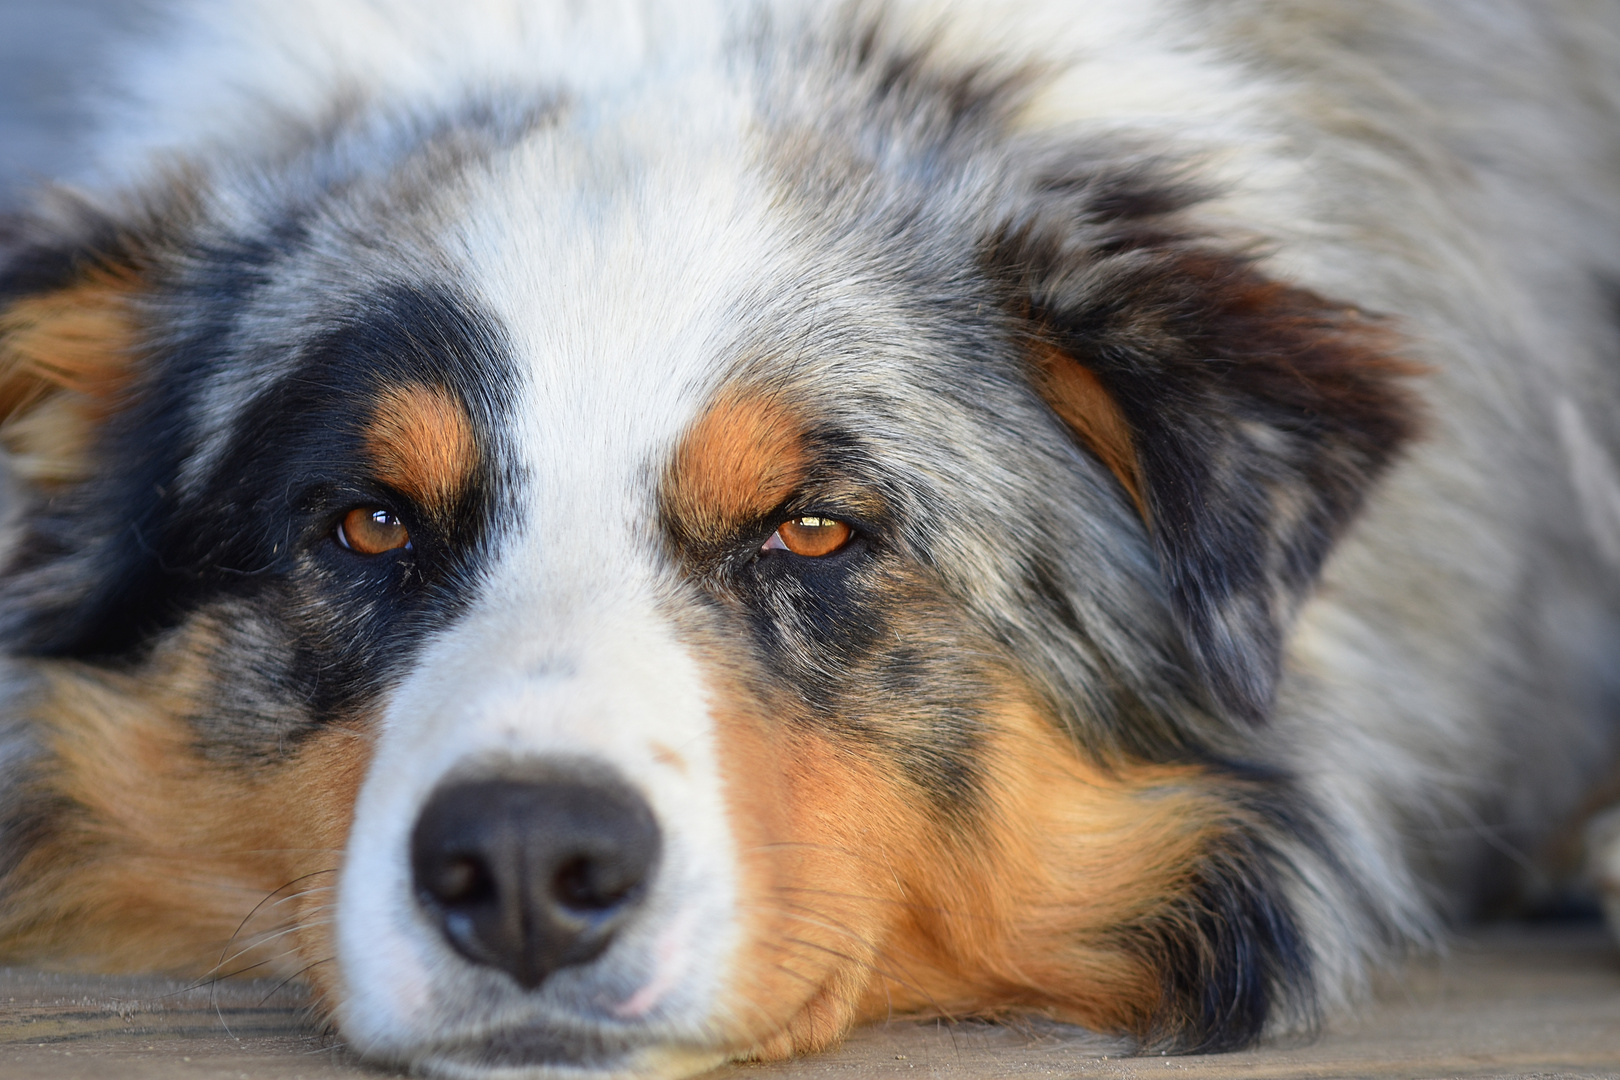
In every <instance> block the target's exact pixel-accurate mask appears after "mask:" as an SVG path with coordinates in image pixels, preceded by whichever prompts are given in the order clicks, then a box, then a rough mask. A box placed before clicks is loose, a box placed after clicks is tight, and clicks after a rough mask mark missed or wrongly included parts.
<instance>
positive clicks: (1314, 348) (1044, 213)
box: [984, 178, 1417, 721]
mask: <svg viewBox="0 0 1620 1080" xmlns="http://www.w3.org/2000/svg"><path fill="white" fill-rule="evenodd" d="M1131 183H1132V180H1131V179H1130V178H1127V180H1126V181H1123V182H1120V183H1117V184H1112V185H1110V184H1108V183H1103V182H1097V181H1094V180H1091V181H1081V182H1077V181H1074V180H1072V179H1063V180H1055V181H1052V182H1050V183H1048V184H1046V185H1044V186H1042V188H1041V189H1040V190H1039V192H1038V193H1037V195H1036V196H1035V197H1034V198H1033V199H1032V200H1031V201H1032V204H1033V205H1032V206H1025V207H1024V208H1022V209H1021V210H1020V211H1019V212H1017V213H1016V214H1015V215H1012V216H1010V218H1009V219H1006V222H1005V224H1003V225H1002V226H1000V227H999V228H998V229H997V230H996V231H995V232H994V234H993V235H992V236H991V237H990V238H989V239H988V241H987V243H986V246H985V249H984V259H985V263H986V265H987V267H988V268H989V270H990V272H991V273H992V275H993V276H994V277H995V279H996V280H997V281H998V282H999V283H1000V285H1001V286H1002V287H1004V288H1005V289H1006V290H1007V292H1006V298H1007V303H1008V305H1009V306H1010V308H1011V309H1012V310H1013V312H1014V313H1015V315H1016V316H1017V320H1018V322H1017V326H1018V328H1019V330H1018V332H1019V333H1021V334H1024V335H1025V336H1026V339H1027V345H1028V348H1029V350H1030V355H1031V358H1032V360H1031V367H1032V371H1033V373H1034V377H1035V379H1036V382H1037V384H1038V386H1039V389H1040V391H1041V393H1042V394H1043V395H1044V396H1045V398H1046V400H1047V402H1048V403H1049V404H1050V405H1051V406H1052V408H1053V409H1054V411H1055V412H1056V413H1057V414H1058V415H1059V416H1060V417H1061V418H1062V419H1063V420H1064V422H1065V423H1066V424H1067V425H1068V426H1069V428H1070V429H1071V431H1073V433H1074V434H1075V436H1076V437H1077V439H1078V440H1079V441H1080V442H1081V443H1082V444H1084V445H1085V446H1086V447H1088V448H1089V449H1090V450H1091V451H1092V452H1093V453H1094V454H1095V455H1096V457H1097V458H1098V459H1099V460H1100V461H1101V462H1102V463H1103V464H1104V465H1106V466H1107V467H1108V468H1109V469H1110V470H1111V471H1112V472H1113V473H1114V475H1115V476H1117V477H1118V478H1119V481H1120V484H1121V485H1122V487H1123V489H1124V491H1125V493H1126V494H1128V496H1129V497H1130V499H1131V500H1132V502H1133V503H1134V504H1135V506H1136V508H1137V511H1138V512H1139V513H1140V515H1141V516H1142V518H1143V520H1144V522H1145V524H1146V526H1147V529H1148V531H1149V533H1150V535H1151V537H1152V540H1153V544H1154V547H1155V549H1156V551H1157V554H1158V558H1159V562H1160V565H1161V568H1162V571H1163V573H1164V575H1165V577H1166V579H1167V583H1168V586H1169V593H1170V597H1171V600H1172V603H1173V605H1174V608H1175V616H1176V618H1177V620H1178V621H1179V623H1180V626H1181V630H1182V633H1183V635H1184V637H1185V640H1186V644H1187V647H1188V649H1189V652H1190V654H1191V657H1192V660H1193V663H1194V664H1195V665H1196V667H1197V669H1198V673H1199V674H1200V676H1201V677H1202V679H1203V680H1204V682H1205V684H1206V685H1207V686H1208V688H1209V690H1210V693H1211V695H1212V698H1213V700H1214V702H1215V703H1217V704H1218V705H1219V706H1221V707H1222V708H1223V709H1224V710H1225V711H1227V712H1228V713H1229V714H1232V715H1235V716H1238V717H1242V718H1245V719H1248V720H1253V721H1257V720H1260V719H1263V718H1264V717H1265V716H1266V715H1267V714H1268V713H1269V711H1270V708H1271V703H1272V698H1273V695H1274V691H1275V685H1276V680H1277V674H1278V668H1279V665H1280V661H1281V649H1282V640H1283V636H1284V634H1285V632H1286V630H1287V625H1288V622H1289V621H1290V619H1291V618H1292V616H1293V614H1294V611H1295V609H1296V608H1297V606H1298V604H1299V602H1300V601H1301V600H1302V599H1303V597H1304V595H1305V593H1306V592H1307V591H1308V590H1309V589H1310V587H1311V586H1312V584H1313V583H1314V581H1315V579H1316V577H1317V574H1318V572H1319V571H1320V568H1321V566H1322V563H1323V560H1324V558H1325V557H1326V556H1327V554H1328V551H1329V549H1330V548H1331V547H1332V545H1333V544H1334V542H1335V540H1336V539H1337V538H1338V537H1339V535H1340V534H1341V533H1342V532H1343V531H1344V529H1345V527H1346V525H1347V524H1348V523H1349V522H1350V521H1351V519H1352V518H1353V517H1354V516H1355V514H1356V513H1357V511H1358V509H1359V508H1360V506H1361V503H1362V500H1363V497H1364V495H1365V493H1366V492H1367V489H1368V486H1369V485H1370V484H1371V483H1372V482H1373V480H1374V479H1375V478H1376V477H1377V476H1378V475H1379V474H1380V472H1382V471H1383V470H1384V468H1385V467H1386V466H1387V465H1388V464H1389V463H1390V461H1391V459H1392V457H1393V456H1394V455H1395V454H1396V452H1397V451H1398V450H1399V449H1400V447H1401V446H1402V445H1403V444H1404V443H1405V442H1406V441H1407V440H1408V439H1409V438H1410V437H1411V436H1412V435H1413V434H1414V431H1415V429H1416V427H1417V407H1416V403H1415V400H1414V399H1413V397H1412V396H1410V394H1409V392H1408V390H1407V389H1406V388H1405V387H1404V386H1403V381H1404V377H1405V376H1408V375H1410V374H1412V373H1413V372H1414V371H1415V370H1416V369H1415V367H1414V366H1413V365H1411V364H1409V363H1406V362H1404V361H1403V360H1401V359H1400V358H1399V357H1398V355H1397V354H1396V352H1395V349H1396V348H1397V347H1398V342H1397V340H1396V338H1395V335H1394V334H1393V333H1392V331H1391V330H1390V329H1389V328H1388V327H1387V325H1385V324H1383V323H1381V322H1380V321H1379V320H1377V319H1373V318H1369V317H1367V316H1365V315H1363V314H1362V313H1361V312H1359V311H1357V310H1355V309H1353V308H1349V307H1346V306H1344V305H1342V304H1334V303H1332V302H1330V301H1328V300H1325V299H1323V298H1322V297H1320V296H1318V295H1316V294H1314V293H1312V292H1310V291H1308V290H1306V289H1303V288H1299V287H1297V286H1293V285H1289V284H1286V283H1283V282H1280V281H1276V280H1271V279H1270V278H1268V277H1267V276H1266V275H1264V274H1263V273H1262V272H1261V271H1260V269H1259V268H1258V267H1257V265H1256V260H1255V259H1254V258H1252V257H1250V256H1248V255H1246V254H1244V253H1242V252H1241V251H1234V250H1230V249H1224V248H1222V247H1221V246H1220V245H1219V244H1218V243H1216V242H1214V241H1212V240H1211V239H1210V238H1207V237H1201V236H1198V235H1196V234H1194V233H1192V232H1191V231H1190V230H1187V229H1180V230H1178V229H1176V228H1174V227H1172V225H1171V224H1170V222H1172V221H1173V220H1174V218H1175V214H1176V212H1177V211H1178V210H1179V207H1180V204H1181V203H1182V202H1184V201H1191V200H1187V199H1183V198H1182V197H1181V196H1179V195H1178V194H1177V193H1176V192H1175V191H1174V190H1173V189H1171V188H1168V187H1166V188H1162V189H1159V190H1152V189H1143V188H1141V187H1138V188H1137V189H1135V190H1134V191H1133V190H1132V188H1131Z"/></svg>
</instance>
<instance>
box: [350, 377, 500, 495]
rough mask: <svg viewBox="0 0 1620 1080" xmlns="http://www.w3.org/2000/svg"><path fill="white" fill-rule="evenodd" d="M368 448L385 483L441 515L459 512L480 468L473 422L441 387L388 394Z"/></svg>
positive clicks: (378, 411) (368, 437)
mask: <svg viewBox="0 0 1620 1080" xmlns="http://www.w3.org/2000/svg"><path fill="white" fill-rule="evenodd" d="M365 445H366V452H367V453H368V454H369V455H370V457H371V461H372V465H373V467H374V468H376V470H377V474H378V476H379V477H380V478H381V479H382V480H383V481H384V482H385V483H387V484H389V485H391V486H392V487H394V488H396V489H398V490H399V491H401V492H403V493H404V494H406V495H409V496H410V497H411V498H413V499H415V500H416V501H417V502H418V503H419V504H420V505H422V506H424V507H426V508H428V509H429V510H431V511H434V512H436V513H440V514H448V513H450V512H451V511H452V510H453V509H454V507H455V505H456V502H457V500H458V499H459V498H460V496H461V491H462V488H463V486H464V485H465V484H466V483H467V481H468V478H469V477H470V476H471V475H472V471H473V468H474V467H475V466H476V465H477V464H478V446H477V444H476V443H475V442H474V441H473V433H472V421H471V420H469V419H468V417H467V412H466V410H465V409H464V408H462V406H461V404H460V403H459V402H458V401H456V400H455V399H454V398H453V397H451V396H450V394H449V393H447V392H446V391H444V390H442V389H440V388H438V387H430V386H421V385H412V386H401V387H396V388H393V389H390V390H389V391H388V392H387V393H385V394H383V395H382V397H381V399H380V400H379V401H378V402H377V407H376V412H375V413H374V414H373V416H372V420H371V424H370V425H369V426H368V427H367V429H366V433H365Z"/></svg>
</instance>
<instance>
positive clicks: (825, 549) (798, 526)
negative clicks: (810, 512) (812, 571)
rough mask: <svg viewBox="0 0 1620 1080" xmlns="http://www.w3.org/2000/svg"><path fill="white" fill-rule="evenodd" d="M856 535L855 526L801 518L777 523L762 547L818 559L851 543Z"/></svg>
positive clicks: (826, 520) (830, 520) (827, 520)
mask: <svg viewBox="0 0 1620 1080" xmlns="http://www.w3.org/2000/svg"><path fill="white" fill-rule="evenodd" d="M853 534H854V530H853V529H851V528H850V527H849V526H848V525H845V524H844V523H843V522H842V521H837V520H835V519H833V518H825V517H798V518H794V519H793V520H792V521H784V522H782V524H780V525H778V526H777V527H776V531H775V532H774V533H772V534H771V538H770V539H769V540H767V541H765V547H764V548H763V549H762V550H765V551H791V552H793V554H795V555H805V556H808V557H810V558H812V559H816V558H820V557H821V556H823V555H831V554H832V553H833V552H835V551H837V550H838V549H839V548H841V547H843V546H844V545H845V544H847V543H849V538H850V536H852V535H853Z"/></svg>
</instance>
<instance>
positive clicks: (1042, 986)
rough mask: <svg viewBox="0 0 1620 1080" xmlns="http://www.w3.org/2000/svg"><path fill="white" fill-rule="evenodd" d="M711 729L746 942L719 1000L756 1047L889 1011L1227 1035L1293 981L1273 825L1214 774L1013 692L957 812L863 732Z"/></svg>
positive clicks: (739, 714) (1209, 1040)
mask: <svg viewBox="0 0 1620 1080" xmlns="http://www.w3.org/2000/svg"><path fill="white" fill-rule="evenodd" d="M719 721H720V722H719V724H718V726H717V731H718V733H719V735H720V740H721V745H722V748H723V750H722V758H723V761H724V762H725V766H724V768H725V775H726V777H727V787H728V798H729V800H730V803H731V807H732V818H733V824H734V828H735V831H736V836H737V842H738V850H739V852H740V858H741V863H742V865H741V873H740V875H739V880H740V891H741V899H740V901H739V908H740V912H741V932H740V940H741V941H742V942H743V943H744V944H743V945H742V947H741V948H740V949H739V951H738V952H737V954H736V956H735V957H734V959H733V966H732V981H731V985H730V990H729V994H728V996H727V998H726V999H725V1000H724V1001H723V1003H722V1008H721V1010H720V1015H721V1016H722V1017H724V1018H725V1019H727V1020H728V1021H730V1023H731V1024H732V1025H733V1027H734V1030H735V1031H736V1032H737V1035H736V1037H735V1041H736V1043H737V1045H740V1046H747V1047H748V1050H747V1056H749V1057H753V1058H758V1059H767V1060H770V1059H778V1058H783V1057H787V1056H790V1055H792V1054H795V1053H805V1052H809V1051H813V1050H817V1049H821V1048H824V1047H826V1046H828V1045H830V1044H832V1043H834V1042H836V1041H837V1040H838V1039H839V1038H840V1037H842V1035H843V1034H844V1033H845V1032H846V1031H847V1030H848V1029H849V1028H850V1027H851V1026H852V1025H853V1024H856V1023H860V1022H864V1021H872V1020H879V1019H882V1018H885V1017H888V1016H891V1015H903V1014H915V1015H946V1016H964V1015H975V1014H978V1015H987V1014H988V1015H1004V1014H1007V1013H1009V1012H1021V1011H1033V1012H1038V1013H1041V1014H1043V1015H1047V1016H1052V1017H1055V1018H1058V1019H1062V1020H1065V1021H1068V1022H1072V1023H1076V1024H1080V1025H1082V1026H1084V1027H1087V1028H1090V1029H1092V1030H1096V1031H1103V1032H1110V1033H1116V1034H1120V1035H1125V1036H1129V1037H1132V1038H1134V1039H1135V1040H1136V1041H1137V1042H1138V1043H1139V1044H1141V1045H1150V1046H1163V1047H1173V1048H1178V1049H1189V1048H1197V1047H1202V1046H1211V1045H1229V1044H1238V1043H1242V1042H1244V1041H1247V1040H1249V1039H1252V1038H1253V1037H1254V1036H1255V1035H1256V1034H1258V1029H1259V1026H1260V1025H1262V1024H1263V1023H1264V1021H1265V1019H1266V1016H1267V1015H1268V1010H1270V1009H1273V1008H1275V1007H1277V1005H1278V1002H1279V1000H1280V999H1279V997H1278V995H1279V994H1280V993H1281V994H1286V993H1287V991H1288V989H1289V988H1288V986H1286V985H1281V983H1283V982H1286V980H1287V977H1288V976H1289V975H1290V974H1291V969H1290V965H1291V964H1295V963H1297V962H1300V958H1299V956H1298V954H1297V950H1298V948H1299V945H1298V941H1297V938H1296V937H1295V935H1293V932H1292V930H1291V924H1290V921H1289V916H1288V912H1287V909H1286V904H1285V903H1284V902H1283V901H1282V900H1281V898H1280V897H1279V896H1277V895H1273V894H1270V893H1266V892H1265V889H1266V887H1267V879H1268V876H1269V875H1270V874H1271V868H1270V867H1269V865H1268V864H1266V862H1265V858H1264V854H1263V853H1262V852H1259V851H1258V850H1257V846H1258V842H1257V841H1256V839H1255V838H1256V837H1257V836H1259V835H1263V832H1264V824H1263V823H1262V822H1259V821H1257V820H1255V818H1254V815H1253V814H1252V813H1250V812H1249V810H1248V809H1246V807H1245V805H1244V796H1243V793H1242V792H1241V791H1237V790H1234V789H1233V785H1232V783H1231V781H1229V780H1228V779H1226V778H1224V777H1222V776H1220V775H1218V774H1217V773H1214V772H1212V771H1211V770H1208V769H1206V768H1204V767H1202V766H1194V765H1150V764H1139V763H1130V762H1123V761H1122V762H1114V763H1110V764H1109V765H1108V766H1107V767H1103V766H1099V765H1098V764H1096V763H1093V762H1090V761H1087V760H1086V759H1084V758H1083V757H1081V756H1080V755H1079V754H1077V753H1076V752H1075V751H1074V750H1073V748H1072V746H1071V744H1070V743H1069V742H1068V740H1067V739H1065V738H1064V737H1063V735H1062V734H1061V733H1060V732H1059V731H1058V730H1057V728H1056V726H1055V725H1054V724H1053V723H1052V722H1051V720H1050V718H1048V717H1047V716H1046V715H1045V714H1044V713H1043V712H1042V711H1041V710H1039V709H1038V708H1037V707H1034V706H1032V705H1030V704H1029V703H1028V701H1027V698H1026V697H1024V696H1020V695H1018V694H1016V693H1014V694H1010V695H1009V696H1008V697H1007V699H1006V700H1005V701H1004V702H1002V703H1001V704H1000V706H999V708H998V709H997V710H996V711H995V712H994V714H993V716H992V727H993V731H994V734H993V735H992V736H990V737H989V738H988V739H987V741H986V746H985V750H984V756H983V762H984V765H985V783H984V796H983V804H982V809H981V812H980V813H979V814H978V815H977V817H976V821H975V822H974V823H973V824H971V825H970V826H968V827H966V828H964V827H963V823H962V822H961V821H959V820H951V819H947V818H944V817H942V816H941V815H939V814H938V813H937V811H935V810H932V809H931V808H930V804H929V802H928V800H927V799H926V798H925V797H923V796H922V793H921V792H919V791H918V790H917V789H915V787H914V786H913V785H911V784H910V783H908V782H907V780H906V779H904V778H903V774H902V773H901V771H900V770H899V769H896V768H894V767H893V766H892V765H890V766H888V767H886V766H885V763H884V762H883V760H882V759H881V754H880V753H875V752H874V751H873V750H872V749H871V748H870V747H863V746H860V745H858V744H851V743H848V742H845V741H842V740H839V739H837V738H836V737H829V735H828V734H826V733H825V731H818V730H816V729H815V728H814V727H812V726H810V725H804V724H793V723H791V722H786V723H784V718H783V717H782V716H780V715H776V714H772V715H769V716H764V715H760V714H759V712H758V711H757V710H754V711H751V710H750V709H749V708H747V707H736V708H733V709H731V710H730V711H729V712H728V713H726V714H725V715H722V716H721V717H720V718H719ZM1234 889H1235V890H1236V891H1235V892H1234ZM1239 892H1241V893H1242V895H1237V893H1239ZM1292 973H1294V974H1297V973H1298V972H1292ZM1212 1003H1213V1004H1212Z"/></svg>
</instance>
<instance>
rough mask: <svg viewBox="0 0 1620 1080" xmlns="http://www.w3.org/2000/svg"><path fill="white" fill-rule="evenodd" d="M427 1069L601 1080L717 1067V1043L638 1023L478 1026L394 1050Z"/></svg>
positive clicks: (720, 1056) (721, 1055)
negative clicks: (663, 1064)
mask: <svg viewBox="0 0 1620 1080" xmlns="http://www.w3.org/2000/svg"><path fill="white" fill-rule="evenodd" d="M392 1056H394V1057H395V1058H396V1059H398V1060H402V1061H405V1062H408V1063H409V1064H410V1065H411V1066H412V1067H413V1068H418V1069H422V1070H424V1071H425V1072H427V1073H429V1074H436V1075H442V1076H450V1077H468V1078H478V1080H489V1078H491V1077H500V1076H506V1075H515V1074H517V1073H521V1074H522V1075H525V1076H528V1075H534V1076H548V1075H555V1076H567V1077H570V1078H579V1080H585V1078H592V1080H606V1078H610V1077H639V1076H645V1075H648V1074H649V1073H658V1074H659V1075H668V1074H670V1073H671V1072H675V1073H676V1074H679V1075H689V1074H690V1073H695V1072H699V1071H702V1070H704V1069H707V1068H709V1067H711V1066H713V1065H717V1064H719V1063H720V1062H721V1061H723V1060H724V1059H725V1057H726V1056H727V1055H726V1053H725V1051H723V1050H721V1049H719V1048H718V1047H714V1046H709V1045H700V1044H697V1043H694V1042H692V1041H690V1040H689V1039H680V1038H676V1037H673V1036H672V1033H670V1032H663V1031H657V1030H654V1029H649V1028H643V1027H641V1026H640V1025H628V1026H624V1027H621V1026H618V1025H613V1026H608V1025H583V1024H578V1023H577V1022H576V1023H572V1024H570V1023H561V1024H559V1023H555V1022H553V1023H545V1022H541V1021H538V1020H536V1021H531V1022H529V1023H526V1024H519V1023H514V1024H504V1025H480V1026H479V1027H477V1028H475V1029H469V1030H467V1031H463V1032H458V1033H452V1034H442V1033H441V1034H439V1035H436V1036H434V1037H433V1038H432V1040H431V1041H428V1042H424V1043H420V1044H417V1045H414V1046H410V1047H402V1048H400V1050H399V1051H398V1052H396V1053H395V1054H394V1055H392ZM665 1059H668V1060H673V1061H684V1062H690V1063H691V1064H690V1067H689V1068H680V1067H677V1069H675V1070H670V1069H668V1068H659V1067H656V1063H657V1062H658V1061H660V1060H665Z"/></svg>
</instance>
